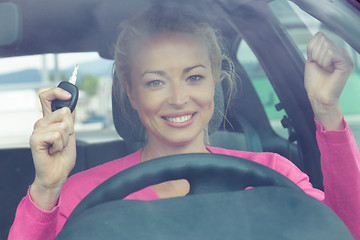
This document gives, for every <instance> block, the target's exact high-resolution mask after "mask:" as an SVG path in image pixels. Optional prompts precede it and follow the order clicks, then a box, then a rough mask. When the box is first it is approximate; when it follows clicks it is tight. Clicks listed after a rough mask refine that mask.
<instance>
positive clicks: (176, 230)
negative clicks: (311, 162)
mask: <svg viewBox="0 0 360 240" xmlns="http://www.w3.org/2000/svg"><path fill="white" fill-rule="evenodd" d="M176 179H187V180H188V181H189V183H190V192H189V194H188V196H186V197H183V198H172V199H162V200H156V201H134V200H127V201H121V199H123V198H125V197H126V196H128V195H129V194H131V193H133V192H136V191H138V190H141V189H143V188H145V187H148V186H151V185H155V184H158V183H161V182H164V181H170V180H176ZM248 186H251V187H254V188H253V189H250V190H246V191H241V190H244V189H245V188H246V187H248ZM261 186H266V187H261ZM118 200H120V201H118ZM234 203H235V205H234ZM309 203H310V204H309ZM244 211H245V212H244ZM254 211H255V212H254ZM219 212H222V213H226V215H225V216H223V217H219V216H217V214H219ZM256 213H257V214H256ZM259 213H260V215H259ZM161 215H164V216H161ZM236 218H241V219H236ZM309 219H310V220H311V221H310V223H309ZM264 221H265V222H266V223H267V224H263V223H264ZM292 221H296V224H300V225H298V226H295V227H294V226H293V227H291V226H287V225H289V224H288V223H289V222H290V223H291V222H292ZM252 222H254V223H255V224H251V223H252ZM224 223H225V224H224ZM234 223H235V224H234ZM307 223H309V224H307ZM314 223H315V224H316V226H317V228H318V226H319V225H321V226H320V229H319V228H318V230H319V231H312V232H311V230H310V234H311V238H315V239H317V238H319V239H339V237H340V238H341V239H352V238H351V235H350V233H349V231H348V230H347V229H346V227H345V226H344V224H343V223H342V222H341V221H340V220H339V219H338V218H337V216H336V215H335V214H334V213H333V212H331V211H330V210H329V209H328V208H327V207H326V206H325V205H323V204H322V203H321V202H319V201H317V200H315V199H313V198H311V197H310V196H308V195H306V194H305V193H304V192H302V190H301V189H300V188H299V187H298V186H297V185H296V184H295V183H293V182H292V181H290V180H289V179H288V178H286V177H285V176H283V175H282V174H280V173H278V172H276V171H274V170H272V169H270V168H268V167H266V166H264V165H261V164H258V163H255V162H253V161H250V160H246V159H241V158H237V157H233V156H227V155H220V154H204V153H194V154H181V155H173V156H167V157H162V158H158V159H154V160H151V161H147V162H144V163H141V164H138V165H136V166H133V167H131V168H128V169H126V170H124V171H122V172H120V173H118V174H116V175H114V176H113V177H111V178H109V179H108V180H106V181H105V182H103V183H102V184H100V185H99V186H98V187H97V188H96V189H94V190H93V191H92V192H91V193H89V194H88V195H87V196H86V197H85V198H84V199H83V200H82V201H81V202H80V203H79V205H78V206H77V207H76V208H75V209H74V211H73V212H72V214H71V215H70V217H69V218H68V220H67V222H66V224H65V226H64V228H63V230H62V231H61V232H60V234H59V235H58V237H57V239H99V238H102V239H111V238H116V239H142V238H145V237H146V238H147V239H209V236H210V239H219V238H217V237H214V236H218V237H221V236H224V235H223V234H225V235H228V236H230V235H231V236H233V237H234V239H235V236H236V238H239V236H242V237H246V236H253V237H256V239H260V238H262V239H264V238H265V239H281V238H282V237H286V236H292V237H291V238H290V239H304V238H307V237H308V236H310V235H306V234H309V229H307V228H312V229H313V224H314ZM101 224H102V226H101V227H100V229H99V225H101ZM179 224H180V225H181V226H180V225H179ZM208 224H210V226H209V225H208ZM219 224H222V225H221V227H219V226H220V225H219ZM242 224H245V226H246V227H245V230H244V229H242V228H239V226H241V225H242ZM249 224H250V225H253V226H254V228H253V230H251V228H250V227H249V226H250V225H249ZM296 224H295V225H296ZM223 225H225V226H226V227H229V226H233V227H232V229H231V230H229V231H228V230H226V233H224V229H223ZM275 225H277V228H278V229H277V228H276V226H275ZM264 226H265V231H263V230H264V229H262V228H263V227H264ZM274 226H275V227H274ZM330 226H331V227H330ZM259 227H260V228H261V229H259ZM299 227H300V230H301V231H299ZM322 227H324V229H326V231H328V232H329V234H328V235H324V232H326V231H324V229H322ZM200 228H204V229H205V230H204V229H203V230H201V229H200ZM199 229H200V230H199ZM246 229H247V231H246ZM249 229H250V230H249ZM266 229H267V230H266ZM280 229H281V231H280ZM294 229H295V230H294ZM296 229H297V230H296ZM209 230H211V231H209ZM213 230H216V231H215V232H213ZM294 231H298V233H296V237H298V238H294V233H295V232H294ZM150 232H151V233H150ZM271 232H273V233H274V234H272V235H271V234H270V233H271ZM180 233H183V234H180ZM204 233H208V234H209V235H204ZM244 233H245V235H243V234H244ZM280 233H281V234H282V235H279V234H280ZM99 234H100V235H99ZM109 234H110V235H109ZM120 234H122V236H120ZM152 234H155V235H152ZM184 234H185V235H184ZM219 234H220V235H219ZM229 234H230V235H229ZM239 234H240V235H239ZM241 234H242V235H241ZM246 234H250V235H246ZM259 234H260V235H259ZM316 234H318V235H316ZM319 234H320V235H319ZM151 236H153V238H151ZM316 236H318V237H316ZM242 237H241V238H242ZM272 237H273V238H272ZM279 237H280V238H279ZM347 237H348V238H347ZM226 239H232V238H226ZM252 239H255V238H252ZM286 239H289V238H287V237H286Z"/></svg>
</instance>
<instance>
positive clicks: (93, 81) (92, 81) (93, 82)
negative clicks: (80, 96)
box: [76, 74, 99, 96]
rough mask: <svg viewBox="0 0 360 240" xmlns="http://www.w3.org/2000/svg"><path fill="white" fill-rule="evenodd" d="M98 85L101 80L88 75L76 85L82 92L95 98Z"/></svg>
mask: <svg viewBox="0 0 360 240" xmlns="http://www.w3.org/2000/svg"><path fill="white" fill-rule="evenodd" d="M98 83H99V79H98V78H97V77H96V76H94V75H91V74H86V75H84V76H83V77H82V78H81V79H79V81H78V83H77V84H76V85H77V86H78V88H79V89H80V90H82V91H84V92H86V93H87V94H88V95H89V96H95V95H96V93H97V89H98Z"/></svg>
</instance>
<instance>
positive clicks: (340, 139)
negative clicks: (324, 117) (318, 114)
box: [314, 117, 353, 145]
mask: <svg viewBox="0 0 360 240" xmlns="http://www.w3.org/2000/svg"><path fill="white" fill-rule="evenodd" d="M314 120H315V125H316V135H317V136H318V137H321V139H322V140H323V141H325V142H326V143H328V144H336V145H339V144H348V143H349V142H350V141H351V139H352V138H353V136H352V133H351V130H350V128H349V126H348V124H347V122H346V121H345V119H344V117H343V119H342V121H343V123H344V126H345V127H344V129H343V130H338V131H326V130H324V128H323V126H322V125H321V124H320V123H319V122H318V121H317V120H316V119H314Z"/></svg>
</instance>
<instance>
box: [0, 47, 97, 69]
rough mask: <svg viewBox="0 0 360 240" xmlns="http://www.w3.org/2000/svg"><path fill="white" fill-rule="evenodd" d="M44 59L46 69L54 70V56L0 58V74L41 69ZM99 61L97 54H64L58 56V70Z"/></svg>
mask: <svg viewBox="0 0 360 240" xmlns="http://www.w3.org/2000/svg"><path fill="white" fill-rule="evenodd" d="M44 58H45V60H46V67H47V68H48V69H53V68H54V54H46V55H35V56H26V57H12V58H0V74H5V73H11V72H17V71H21V70H25V69H31V68H36V69H41V68H42V66H43V62H44ZM96 59H100V57H99V55H98V53H96V52H92V53H66V54H60V55H58V64H59V69H64V68H68V67H72V66H74V65H76V64H78V63H81V62H84V61H91V60H96Z"/></svg>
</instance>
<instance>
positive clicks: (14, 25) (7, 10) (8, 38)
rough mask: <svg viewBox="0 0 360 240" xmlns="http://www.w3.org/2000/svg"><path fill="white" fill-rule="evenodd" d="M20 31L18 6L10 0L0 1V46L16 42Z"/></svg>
mask: <svg viewBox="0 0 360 240" xmlns="http://www.w3.org/2000/svg"><path fill="white" fill-rule="evenodd" d="M21 33H22V20H21V14H20V10H19V7H18V6H17V5H16V4H14V3H10V2H0V47H4V46H10V45H13V44H15V43H16V42H18V41H19V40H20V38H21Z"/></svg>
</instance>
